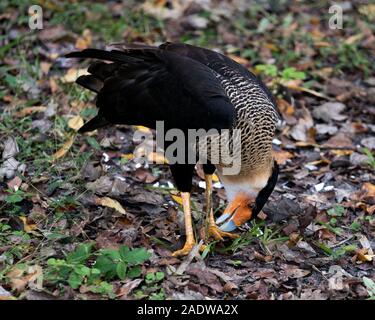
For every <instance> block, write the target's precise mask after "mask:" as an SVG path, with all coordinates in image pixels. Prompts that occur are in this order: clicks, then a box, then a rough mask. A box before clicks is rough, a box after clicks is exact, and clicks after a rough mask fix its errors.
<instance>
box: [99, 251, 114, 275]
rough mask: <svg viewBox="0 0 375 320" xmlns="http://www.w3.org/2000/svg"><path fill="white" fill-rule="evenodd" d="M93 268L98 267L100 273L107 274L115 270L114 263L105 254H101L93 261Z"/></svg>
mask: <svg viewBox="0 0 375 320" xmlns="http://www.w3.org/2000/svg"><path fill="white" fill-rule="evenodd" d="M94 266H95V268H97V269H99V270H100V272H101V273H103V274H106V275H108V274H109V273H111V274H113V273H115V272H116V264H115V263H114V262H113V260H111V259H110V258H108V257H107V256H105V255H101V256H99V257H98V259H97V260H96V262H95V265H94Z"/></svg>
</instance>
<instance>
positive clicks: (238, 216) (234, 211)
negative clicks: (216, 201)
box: [216, 197, 252, 232]
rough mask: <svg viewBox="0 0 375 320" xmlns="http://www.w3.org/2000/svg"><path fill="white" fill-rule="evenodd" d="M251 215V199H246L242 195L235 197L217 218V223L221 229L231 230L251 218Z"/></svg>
mask: <svg viewBox="0 0 375 320" xmlns="http://www.w3.org/2000/svg"><path fill="white" fill-rule="evenodd" d="M251 216H252V210H251V208H250V206H249V200H248V199H247V200H246V201H244V199H243V198H242V197H241V198H235V199H234V200H233V201H232V202H231V203H230V204H229V205H228V207H227V208H226V209H225V211H224V213H223V214H222V215H221V216H220V217H219V218H218V219H217V220H216V224H217V225H218V227H219V229H220V230H222V231H224V232H231V231H233V230H235V229H236V228H237V227H239V226H241V225H242V224H244V223H245V222H246V221H248V220H250V218H251Z"/></svg>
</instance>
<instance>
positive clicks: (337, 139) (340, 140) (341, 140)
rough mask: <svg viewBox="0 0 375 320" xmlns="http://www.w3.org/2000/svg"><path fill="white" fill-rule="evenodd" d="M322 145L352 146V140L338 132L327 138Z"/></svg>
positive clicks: (333, 146)
mask: <svg viewBox="0 0 375 320" xmlns="http://www.w3.org/2000/svg"><path fill="white" fill-rule="evenodd" d="M322 146H323V147H328V148H336V149H337V148H349V149H350V148H353V142H352V140H350V138H349V137H348V136H347V135H345V134H344V133H341V132H340V133H338V134H337V135H335V136H333V137H332V138H330V139H329V140H327V141H326V142H325V143H323V145H322Z"/></svg>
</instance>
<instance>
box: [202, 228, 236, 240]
mask: <svg viewBox="0 0 375 320" xmlns="http://www.w3.org/2000/svg"><path fill="white" fill-rule="evenodd" d="M208 236H211V237H213V238H214V239H215V240H217V241H223V240H224V238H230V239H235V238H238V237H239V235H238V234H235V233H229V232H225V231H222V230H220V229H219V227H218V226H216V225H214V226H209V227H208Z"/></svg>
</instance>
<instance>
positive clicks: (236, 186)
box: [65, 42, 280, 257]
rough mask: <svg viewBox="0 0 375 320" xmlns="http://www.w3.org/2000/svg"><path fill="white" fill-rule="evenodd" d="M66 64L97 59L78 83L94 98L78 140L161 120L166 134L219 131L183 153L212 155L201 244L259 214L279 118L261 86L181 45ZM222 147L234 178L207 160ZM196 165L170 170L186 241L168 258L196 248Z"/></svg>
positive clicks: (97, 53) (269, 182)
mask: <svg viewBox="0 0 375 320" xmlns="http://www.w3.org/2000/svg"><path fill="white" fill-rule="evenodd" d="M65 57H66V58H81V59H94V61H93V62H91V63H90V65H89V67H88V70H87V71H88V74H87V75H81V76H80V77H78V78H77V80H76V83H77V84H79V85H81V86H82V87H84V88H86V89H89V90H91V91H93V92H95V93H96V94H97V95H96V106H97V108H98V113H97V115H96V116H95V117H94V118H92V119H91V120H89V121H88V122H86V123H85V124H84V125H83V126H82V127H81V128H80V129H79V130H78V132H79V133H84V132H88V131H93V130H95V129H99V128H102V127H105V126H108V125H116V124H126V125H141V126H145V127H149V128H153V129H155V127H156V124H155V123H156V122H157V121H163V123H164V125H165V128H166V129H172V128H178V129H180V130H182V132H184V133H187V132H188V131H189V130H193V129H196V130H198V129H204V130H206V131H209V130H212V129H215V130H217V132H218V134H216V135H212V139H211V140H210V141H209V142H208V143H206V145H203V143H202V142H201V141H199V142H198V143H196V144H195V145H194V146H191V145H187V143H186V144H185V148H187V150H190V151H191V150H198V152H199V151H201V149H205V150H206V151H211V153H210V152H208V153H207V161H206V162H205V163H203V172H204V177H205V182H206V191H205V204H206V206H205V226H206V228H205V230H206V232H205V238H206V240H207V238H209V239H212V238H213V239H215V240H223V239H224V238H231V239H234V238H236V237H238V235H237V234H236V233H234V232H233V231H234V230H235V229H237V228H238V227H239V226H241V225H243V224H244V223H246V222H247V221H249V220H250V219H252V218H254V217H256V216H257V215H258V213H259V212H260V211H261V210H262V208H263V206H264V205H265V203H266V202H267V200H268V198H269V196H270V195H271V193H272V191H273V190H274V188H275V185H276V183H277V178H278V174H279V167H278V164H277V162H276V161H275V159H274V157H273V155H272V140H273V138H274V135H275V131H276V126H277V122H278V120H279V118H280V113H279V111H278V108H277V105H276V102H275V99H274V97H273V95H272V94H271V92H270V91H269V89H268V88H267V87H266V85H265V84H264V83H263V82H262V81H261V80H260V79H259V78H258V77H257V76H256V75H254V74H253V73H252V72H250V71H249V70H248V69H247V68H245V67H244V66H242V65H241V64H239V63H237V62H236V61H234V60H232V59H231V58H229V57H227V56H225V55H223V54H221V53H219V52H216V51H213V50H210V49H206V48H201V47H197V46H193V45H189V44H184V43H172V42H165V43H163V44H161V45H159V46H150V45H144V44H126V43H125V44H124V43H114V44H112V45H110V46H109V47H107V48H106V49H104V50H102V49H96V48H87V49H84V50H82V51H74V52H70V53H68V54H66V55H65ZM222 132H226V133H227V135H226V139H221V138H223V136H224V134H223V133H222ZM234 132H237V133H239V134H237V137H239V138H240V139H239V140H236V141H235V140H234V136H235V135H234ZM207 136H209V135H207ZM208 140H209V139H208ZM238 141H239V142H238ZM214 142H215V143H217V144H214ZM169 144H170V142H169ZM213 146H215V147H213ZM225 146H227V147H228V146H231V147H232V149H230V148H229V150H232V153H231V155H233V154H234V153H235V152H237V156H238V159H239V170H237V173H236V174H226V169H228V163H227V162H225V161H224V160H223V157H222V158H220V156H219V158H215V159H218V161H217V163H215V162H214V161H213V160H212V158H213V157H212V154H214V153H215V151H218V150H219V149H221V148H223V147H225ZM194 148H195V149H194ZM200 148H201V149H200ZM212 151H213V153H212ZM210 155H211V156H210ZM193 162H194V161H193ZM195 165H196V164H195V163H189V162H183V163H172V164H169V166H170V170H171V173H172V176H173V179H174V181H175V184H176V188H177V189H178V191H179V192H180V195H181V199H182V208H183V213H184V224H185V235H186V240H185V243H184V245H183V247H182V248H181V249H179V250H176V251H174V252H173V253H172V255H173V256H175V257H182V256H185V255H188V254H189V253H190V252H191V250H192V249H193V248H194V246H195V245H196V243H197V242H196V239H195V234H194V229H193V225H192V216H191V206H190V202H191V200H190V197H191V191H192V179H193V175H194V170H195ZM215 172H216V173H217V176H218V177H219V179H220V182H221V183H222V185H223V186H224V189H225V192H226V195H227V201H228V205H227V207H226V208H225V210H224V212H223V213H222V215H221V216H220V217H219V218H217V219H216V220H215V217H214V210H213V204H212V177H213V174H214V173H215Z"/></svg>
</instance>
